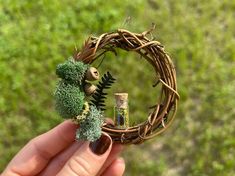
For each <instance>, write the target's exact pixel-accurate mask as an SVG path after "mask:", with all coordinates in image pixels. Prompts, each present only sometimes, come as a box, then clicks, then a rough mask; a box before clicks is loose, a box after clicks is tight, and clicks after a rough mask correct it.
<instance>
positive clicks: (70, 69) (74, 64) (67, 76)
mask: <svg viewBox="0 0 235 176" xmlns="http://www.w3.org/2000/svg"><path fill="white" fill-rule="evenodd" d="M87 68H88V65H86V64H84V63H83V62H78V61H75V60H73V59H68V60H67V61H65V62H64V63H62V64H59V65H58V66H57V68H56V74H57V75H58V77H60V78H61V79H64V80H66V81H67V82H69V83H72V84H79V83H81V81H82V79H83V77H84V75H85V73H86V70H87Z"/></svg>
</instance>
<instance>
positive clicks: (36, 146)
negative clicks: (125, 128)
mask: <svg viewBox="0 0 235 176" xmlns="http://www.w3.org/2000/svg"><path fill="white" fill-rule="evenodd" d="M77 128H78V126H77V125H75V124H74V123H72V122H71V121H69V120H67V121H65V122H63V123H61V124H60V125H58V126H56V127H55V128H53V129H52V130H50V131H48V132H46V133H44V134H42V135H39V136H37V137H36V138H34V139H32V140H30V141H29V142H28V143H27V144H26V145H25V146H24V147H23V148H22V149H21V150H20V151H19V153H18V154H17V155H16V156H15V157H14V158H13V159H12V160H11V161H10V163H9V164H8V165H7V167H6V168H5V170H4V171H3V173H2V174H1V176H68V175H69V176H110V175H112V176H122V175H123V173H124V170H125V163H124V160H123V159H122V158H120V157H119V154H120V152H121V151H122V149H123V146H122V145H120V144H114V143H112V142H111V145H110V146H109V147H108V149H107V151H106V152H105V153H104V154H102V155H96V154H94V153H93V152H92V151H91V149H90V148H89V142H82V141H75V140H74V139H75V132H76V129H77ZM104 135H107V134H104ZM107 136H108V135H107ZM108 137H109V136H108ZM109 138H110V137H109ZM110 140H111V138H110Z"/></svg>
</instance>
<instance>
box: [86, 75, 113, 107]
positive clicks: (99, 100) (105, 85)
mask: <svg viewBox="0 0 235 176" xmlns="http://www.w3.org/2000/svg"><path fill="white" fill-rule="evenodd" d="M115 80H116V79H115V78H113V76H112V75H111V74H110V73H109V72H107V73H106V74H104V76H103V77H102V78H101V81H99V83H98V85H97V90H96V92H95V93H94V94H93V95H92V100H91V103H90V104H91V105H94V106H96V108H97V109H99V110H101V111H104V110H105V108H104V107H105V99H106V96H107V93H105V92H104V90H105V89H109V88H110V87H111V86H112V84H113V83H114V82H115Z"/></svg>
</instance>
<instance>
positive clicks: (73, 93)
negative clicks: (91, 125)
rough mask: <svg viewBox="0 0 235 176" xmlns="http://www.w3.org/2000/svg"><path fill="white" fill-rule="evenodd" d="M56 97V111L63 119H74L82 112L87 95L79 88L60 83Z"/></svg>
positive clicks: (63, 82)
mask: <svg viewBox="0 0 235 176" xmlns="http://www.w3.org/2000/svg"><path fill="white" fill-rule="evenodd" d="M54 96H55V107H56V110H57V112H58V113H59V114H60V115H61V116H62V117H63V118H72V117H75V116H77V115H79V114H80V113H81V112H82V109H83V104H84V97H85V95H84V93H83V92H81V90H80V88H79V87H78V86H75V85H73V84H68V83H67V82H65V81H60V82H59V84H58V86H57V88H56V91H55V94H54Z"/></svg>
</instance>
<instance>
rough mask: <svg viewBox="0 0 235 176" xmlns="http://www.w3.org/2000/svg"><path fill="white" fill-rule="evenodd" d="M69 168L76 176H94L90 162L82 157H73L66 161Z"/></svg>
mask: <svg viewBox="0 0 235 176" xmlns="http://www.w3.org/2000/svg"><path fill="white" fill-rule="evenodd" d="M68 167H69V169H70V170H71V171H72V172H73V173H75V174H76V175H77V176H94V175H95V174H94V171H93V169H92V168H91V164H90V163H89V162H88V161H87V160H86V159H85V158H82V157H73V158H71V160H70V161H69V162H68Z"/></svg>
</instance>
